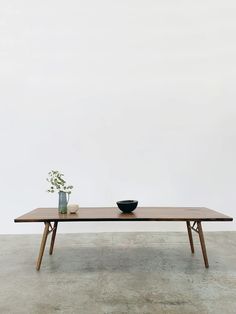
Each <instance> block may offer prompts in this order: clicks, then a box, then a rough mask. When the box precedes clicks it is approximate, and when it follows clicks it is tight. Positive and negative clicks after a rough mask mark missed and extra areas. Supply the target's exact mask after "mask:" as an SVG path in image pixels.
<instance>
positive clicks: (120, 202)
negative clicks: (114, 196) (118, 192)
mask: <svg viewBox="0 0 236 314" xmlns="http://www.w3.org/2000/svg"><path fill="white" fill-rule="evenodd" d="M116 203H117V204H134V203H138V201H136V200H124V201H117V202H116Z"/></svg>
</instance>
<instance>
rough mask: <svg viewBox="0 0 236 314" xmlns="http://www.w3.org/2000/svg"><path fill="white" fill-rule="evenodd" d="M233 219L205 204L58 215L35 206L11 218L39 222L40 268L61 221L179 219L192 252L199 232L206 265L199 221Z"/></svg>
mask: <svg viewBox="0 0 236 314" xmlns="http://www.w3.org/2000/svg"><path fill="white" fill-rule="evenodd" d="M232 220H233V218H232V217H229V216H227V215H224V214H222V213H219V212H217V211H214V210H212V209H209V208H206V207H138V208H137V209H136V210H135V211H133V212H132V213H128V214H124V213H122V212H121V211H120V210H119V209H118V208H115V207H84V208H79V210H78V212H77V213H76V214H69V213H67V214H60V213H59V212H58V209H57V208H36V209H34V210H32V211H30V212H28V213H26V214H24V215H22V216H20V217H18V218H16V219H15V220H14V222H16V223H29V222H31V223H32V222H41V223H43V224H44V231H43V236H42V240H41V245H40V249H39V255H38V259H37V262H36V269H37V270H40V267H41V263H42V258H43V254H44V250H45V245H46V242H47V238H48V235H49V234H50V233H51V234H52V236H51V241H50V249H49V254H50V255H52V253H53V248H54V243H55V239H56V233H57V227H58V223H59V222H60V223H61V222H85V221H87V222H89V221H90V222H98V223H99V222H102V221H113V222H115V221H116V222H123V221H126V222H137V221H156V222H158V221H178V222H185V223H186V227H187V231H188V237H189V243H190V248H191V252H192V254H194V243H193V236H192V231H194V232H196V233H198V235H199V240H200V244H201V250H202V255H203V259H204V263H205V267H206V268H208V267H209V262H208V257H207V250H206V244H205V240H204V234H203V229H202V222H217V221H225V222H226V221H232Z"/></svg>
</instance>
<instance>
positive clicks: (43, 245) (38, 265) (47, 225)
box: [36, 222, 50, 270]
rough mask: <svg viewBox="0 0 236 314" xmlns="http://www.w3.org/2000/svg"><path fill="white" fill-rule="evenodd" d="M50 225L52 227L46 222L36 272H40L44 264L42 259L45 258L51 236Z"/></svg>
mask: <svg viewBox="0 0 236 314" xmlns="http://www.w3.org/2000/svg"><path fill="white" fill-rule="evenodd" d="M49 225H50V223H49V222H45V227H44V232H43V237H42V241H41V245H40V250H39V256H38V260H37V264H36V270H40V266H41V262H42V258H43V253H44V249H45V245H46V242H47V237H48V234H49Z"/></svg>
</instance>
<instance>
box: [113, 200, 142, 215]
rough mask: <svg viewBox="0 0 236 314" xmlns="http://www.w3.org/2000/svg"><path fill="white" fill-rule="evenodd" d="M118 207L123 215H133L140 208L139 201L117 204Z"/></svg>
mask: <svg viewBox="0 0 236 314" xmlns="http://www.w3.org/2000/svg"><path fill="white" fill-rule="evenodd" d="M116 204H117V206H118V207H119V209H120V210H121V211H122V212H123V213H131V212H132V211H133V210H135V208H136V207H137V206H138V201H134V200H127V201H119V202H116Z"/></svg>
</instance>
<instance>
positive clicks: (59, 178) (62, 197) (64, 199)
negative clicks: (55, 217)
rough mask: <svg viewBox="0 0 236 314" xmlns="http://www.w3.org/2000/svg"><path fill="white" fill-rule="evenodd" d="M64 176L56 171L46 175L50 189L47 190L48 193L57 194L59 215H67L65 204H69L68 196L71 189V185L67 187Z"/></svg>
mask: <svg viewBox="0 0 236 314" xmlns="http://www.w3.org/2000/svg"><path fill="white" fill-rule="evenodd" d="M63 177H64V174H63V173H60V172H59V171H57V170H51V171H50V172H49V173H48V178H47V181H48V182H49V183H50V187H49V189H48V190H47V192H49V193H55V192H58V194H59V204H58V210H59V213H61V214H66V213H67V204H68V202H69V198H70V194H71V191H72V189H73V185H67V183H66V181H65V179H64V178H63Z"/></svg>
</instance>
